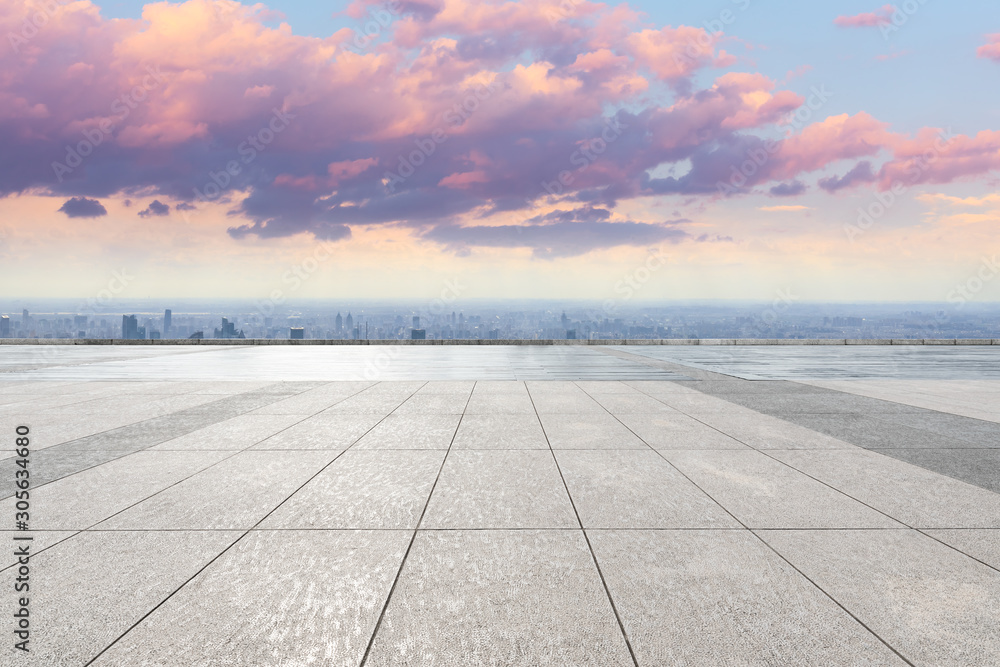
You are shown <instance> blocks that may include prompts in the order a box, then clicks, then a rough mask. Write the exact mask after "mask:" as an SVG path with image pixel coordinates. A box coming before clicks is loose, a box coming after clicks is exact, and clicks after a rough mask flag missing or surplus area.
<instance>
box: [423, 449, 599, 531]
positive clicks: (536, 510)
mask: <svg viewBox="0 0 1000 667" xmlns="http://www.w3.org/2000/svg"><path fill="white" fill-rule="evenodd" d="M579 525H580V524H579V523H578V522H577V519H576V514H575V513H574V512H573V506H572V505H570V502H569V497H568V496H567V495H566V488H565V485H564V484H563V481H562V478H561V477H560V476H559V469H558V468H557V467H556V463H555V460H554V459H553V458H552V452H549V451H544V450H524V451H517V450H505V451H452V452H451V453H450V454H449V455H448V460H447V461H445V464H444V468H443V469H442V471H441V478H440V479H439V480H438V483H437V486H436V487H435V488H434V495H433V496H432V497H431V501H430V504H429V505H428V507H427V514H426V516H425V517H424V521H423V523H422V524H421V527H422V528H575V527H579Z"/></svg>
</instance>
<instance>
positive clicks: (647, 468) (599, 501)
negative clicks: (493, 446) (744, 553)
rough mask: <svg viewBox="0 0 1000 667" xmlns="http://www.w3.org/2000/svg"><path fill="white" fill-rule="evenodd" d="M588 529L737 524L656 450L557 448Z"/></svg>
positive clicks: (737, 524)
mask: <svg viewBox="0 0 1000 667" xmlns="http://www.w3.org/2000/svg"><path fill="white" fill-rule="evenodd" d="M556 458H557V459H558V460H559V467H560V469H561V470H562V473H563V476H564V477H565V478H566V485H567V486H568V487H569V493H570V496H571V497H572V499H573V503H574V505H575V506H576V510H577V512H579V514H580V520H581V521H582V522H583V526H584V528H719V527H722V528H735V527H739V523H737V522H736V521H735V520H734V519H733V518H732V517H731V516H729V514H727V513H726V512H725V510H723V509H722V508H721V507H719V506H718V504H716V503H715V502H714V501H713V500H712V499H710V498H709V497H708V496H707V495H705V494H704V493H703V492H702V491H700V490H699V489H698V488H697V487H696V486H695V485H694V484H692V483H691V482H689V481H688V480H686V479H684V476H683V475H681V474H680V473H678V472H677V470H675V469H674V468H673V466H671V465H670V464H669V463H667V462H666V461H664V460H663V458H662V457H660V456H659V455H658V454H657V453H656V452H651V451H649V450H646V451H631V450H625V451H558V452H556Z"/></svg>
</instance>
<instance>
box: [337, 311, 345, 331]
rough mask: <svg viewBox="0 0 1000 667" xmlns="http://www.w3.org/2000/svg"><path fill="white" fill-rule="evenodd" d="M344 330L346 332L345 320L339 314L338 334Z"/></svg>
mask: <svg viewBox="0 0 1000 667" xmlns="http://www.w3.org/2000/svg"><path fill="white" fill-rule="evenodd" d="M343 330H344V318H343V317H341V316H340V313H337V333H338V334H339V333H340V332H341V331H343Z"/></svg>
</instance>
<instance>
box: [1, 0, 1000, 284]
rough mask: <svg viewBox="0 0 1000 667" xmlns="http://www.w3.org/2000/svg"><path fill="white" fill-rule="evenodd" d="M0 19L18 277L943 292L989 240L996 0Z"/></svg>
mask: <svg viewBox="0 0 1000 667" xmlns="http://www.w3.org/2000/svg"><path fill="white" fill-rule="evenodd" d="M0 33H2V34H3V35H4V36H5V38H4V40H3V42H4V43H3V44H0V146H2V148H0V293H2V294H5V295H8V296H81V297H86V296H87V295H88V294H94V293H97V292H99V291H100V290H102V289H104V288H105V287H106V285H107V284H108V283H109V281H112V280H115V278H114V276H115V274H116V272H118V273H119V275H121V273H120V272H122V271H124V272H126V275H128V276H130V278H129V280H128V281H126V282H127V286H126V288H125V293H124V294H123V296H131V297H144V296H150V297H169V296H178V297H180V296H240V297H260V296H267V295H268V294H269V293H270V292H271V291H273V290H274V289H284V290H287V289H288V286H289V281H288V275H289V272H290V271H291V272H293V273H295V274H298V275H300V276H303V277H304V279H300V280H298V281H297V284H296V285H295V287H294V289H295V290H296V293H297V295H299V296H303V297H317V296H330V297H365V298H369V297H400V296H402V297H418V298H419V297H433V296H436V295H437V293H438V292H440V291H442V289H451V288H449V287H446V285H449V284H450V285H454V284H455V283H453V282H452V283H449V282H448V281H455V280H457V281H458V284H459V285H461V291H462V296H463V297H528V296H538V297H567V298H569V297H582V298H602V299H603V298H606V297H608V296H609V295H612V294H613V293H614V289H615V285H616V284H619V281H621V280H622V278H623V277H627V276H635V275H636V272H639V274H638V275H640V276H642V277H643V282H642V290H641V293H640V294H639V295H638V297H639V298H644V299H661V298H755V299H769V298H771V297H772V296H774V295H775V294H776V293H778V292H781V291H784V292H787V291H791V292H792V293H793V294H795V295H796V297H797V298H800V299H808V300H824V299H831V300H944V298H945V295H946V294H948V293H949V292H950V291H951V290H953V289H954V287H955V285H956V284H957V283H964V282H965V281H966V280H967V279H968V278H969V277H970V276H975V275H984V268H983V267H984V262H987V263H988V262H991V261H992V258H993V257H994V253H997V252H1000V247H998V245H1000V244H997V243H996V241H995V239H996V237H997V236H998V234H997V232H998V222H1000V193H998V187H997V186H998V183H1000V179H998V176H997V175H998V171H997V170H998V169H1000V86H997V85H996V82H997V80H998V75H1000V6H998V5H997V3H995V2H992V1H991V2H986V1H970V2H962V3H946V2H943V1H942V0H908V1H907V2H905V3H899V4H897V5H884V6H880V5H878V4H877V2H863V1H862V2H858V1H854V0H851V1H844V2H837V3H805V2H801V1H791V0H773V1H771V2H762V1H760V0H716V1H715V2H708V3H701V2H699V3H690V2H685V3H681V2H664V1H663V0H656V1H654V0H640V1H637V2H630V3H627V4H626V3H615V2H609V3H596V2H590V1H588V0H520V1H502V0H498V1H489V0H484V1H477V2H460V1H458V0H396V1H395V2H388V3H386V2H375V1H374V0H354V1H353V2H349V3H348V2H343V1H340V2H333V3H313V2H306V1H304V0H303V1H296V2H292V1H290V0H283V1H281V2H278V1H275V2H272V3H270V4H267V5H265V4H253V5H251V4H241V3H238V2H234V1H232V0H188V1H187V2H182V3H169V2H163V3H151V4H145V5H143V4H142V3H141V2H134V1H132V0H107V2H105V3H103V4H95V3H93V2H89V1H87V0H78V1H72V0H67V1H64V2H61V1H60V0H31V1H29V2H25V1H24V0H0ZM653 258H655V259H653ZM650 266H654V267H655V269H654V270H653V271H652V272H651V274H650V276H649V277H647V275H646V272H647V271H648V268H643V267H650ZM991 266H992V265H991ZM991 270H992V271H994V272H996V271H998V270H1000V267H997V268H996V269H991ZM989 273H990V270H987V271H985V274H989ZM991 277H992V275H991ZM986 282H987V283H988V284H986V286H985V287H984V288H983V290H982V291H981V293H979V294H977V295H976V296H977V298H979V299H982V300H984V301H988V300H996V299H998V298H1000V280H997V281H995V283H994V282H990V281H989V280H987V281H986ZM116 284H117V283H116Z"/></svg>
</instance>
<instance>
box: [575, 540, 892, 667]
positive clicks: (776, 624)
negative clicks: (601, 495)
mask: <svg viewBox="0 0 1000 667" xmlns="http://www.w3.org/2000/svg"><path fill="white" fill-rule="evenodd" d="M588 534H589V536H590V541H591V544H592V545H593V547H594V553H595V554H596V556H597V561H598V563H599V564H600V566H601V571H602V572H603V573H604V578H605V581H607V584H608V588H609V590H610V591H611V596H612V598H613V599H614V601H615V604H616V605H617V608H618V612H619V614H620V615H621V618H622V623H623V624H624V625H625V630H626V632H627V633H628V636H629V639H630V640H631V642H632V648H633V649H634V650H635V654H636V658H637V659H638V661H639V664H640V665H761V666H764V665H796V666H798V665H802V666H815V667H828V666H830V665H852V666H853V665H898V666H900V667H902V666H903V665H905V664H906V663H905V662H904V661H902V660H900V659H899V658H898V657H897V656H896V655H895V654H894V653H892V651H891V650H889V649H888V648H886V647H885V645H884V644H882V643H881V642H880V641H879V640H878V639H877V638H876V637H875V636H873V635H872V634H871V633H870V632H868V631H867V630H865V628H864V627H863V626H862V625H860V624H859V623H857V622H856V621H854V619H852V618H851V617H850V615H848V614H847V613H845V612H844V611H843V610H842V609H840V608H839V607H838V606H837V605H836V604H835V603H834V602H833V601H831V600H830V599H829V598H827V597H826V596H825V595H823V593H822V592H821V591H819V590H818V589H816V588H815V587H814V586H813V585H812V584H810V583H809V581H808V580H806V579H805V578H804V577H803V576H801V575H800V574H799V573H798V572H796V571H795V570H794V569H793V568H792V567H791V566H789V565H788V564H787V563H786V562H785V561H783V560H782V559H781V558H780V557H778V556H777V555H775V553H774V552H773V551H771V550H770V549H768V548H767V546H765V545H764V544H762V543H761V542H760V541H759V540H758V539H757V538H755V537H754V536H753V535H752V534H750V533H749V532H748V531H744V530H732V531H730V530H717V531H605V530H592V531H588Z"/></svg>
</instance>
